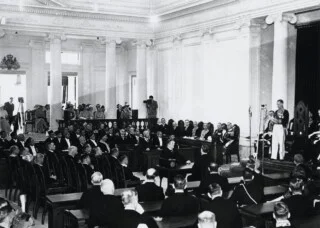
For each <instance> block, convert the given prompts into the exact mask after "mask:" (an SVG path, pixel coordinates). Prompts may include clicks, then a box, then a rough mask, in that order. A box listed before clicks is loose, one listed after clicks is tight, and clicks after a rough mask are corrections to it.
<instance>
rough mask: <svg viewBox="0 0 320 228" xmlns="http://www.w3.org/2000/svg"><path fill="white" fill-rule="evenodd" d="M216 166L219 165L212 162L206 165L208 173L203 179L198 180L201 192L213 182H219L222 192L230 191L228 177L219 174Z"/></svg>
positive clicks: (205, 191)
mask: <svg viewBox="0 0 320 228" xmlns="http://www.w3.org/2000/svg"><path fill="white" fill-rule="evenodd" d="M218 168H219V166H218V165H217V164H216V163H214V162H211V163H210V165H209V167H208V171H209V173H208V174H207V175H205V177H204V179H203V180H201V182H200V186H199V190H200V192H201V193H207V192H208V187H209V185H210V184H213V183H217V184H219V185H220V186H221V188H222V191H223V192H224V193H227V192H229V191H230V186H229V183H228V178H226V177H224V176H221V175H219V173H218Z"/></svg>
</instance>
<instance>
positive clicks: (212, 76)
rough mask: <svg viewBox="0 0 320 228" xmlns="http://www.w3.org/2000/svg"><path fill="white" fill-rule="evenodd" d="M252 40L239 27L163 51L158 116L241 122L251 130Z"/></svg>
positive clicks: (174, 45)
mask: <svg viewBox="0 0 320 228" xmlns="http://www.w3.org/2000/svg"><path fill="white" fill-rule="evenodd" d="M248 45H249V38H248V36H245V38H243V36H242V34H241V33H240V32H239V31H235V32H234V33H233V34H227V33H225V34H223V33H222V34H219V35H218V36H217V37H215V38H213V39H212V38H210V37H205V38H202V40H200V41H199V40H196V39H194V40H183V41H178V42H177V41H176V42H174V43H172V44H171V47H166V48H163V49H161V47H160V48H159V50H158V65H157V68H158V71H157V72H158V75H157V89H158V94H159V98H158V101H159V106H160V108H159V117H165V118H167V119H168V118H173V119H175V120H179V119H186V118H188V119H191V120H198V121H199V120H203V121H210V122H212V123H217V122H227V121H231V122H233V123H236V124H239V125H240V127H241V129H242V134H248V117H247V110H248V107H249V89H250V86H249V46H248Z"/></svg>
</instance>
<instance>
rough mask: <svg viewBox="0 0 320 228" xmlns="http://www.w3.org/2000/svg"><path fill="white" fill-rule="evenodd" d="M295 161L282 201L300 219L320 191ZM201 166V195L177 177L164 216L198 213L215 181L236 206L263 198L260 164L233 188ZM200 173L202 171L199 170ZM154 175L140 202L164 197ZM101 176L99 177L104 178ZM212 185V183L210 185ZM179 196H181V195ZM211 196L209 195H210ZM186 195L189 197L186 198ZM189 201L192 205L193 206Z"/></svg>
mask: <svg viewBox="0 0 320 228" xmlns="http://www.w3.org/2000/svg"><path fill="white" fill-rule="evenodd" d="M47 145H48V146H49V145H51V146H53V147H54V144H53V143H49V144H47ZM15 147H16V146H15ZM172 147H174V143H173V141H169V142H168V144H167V148H168V150H166V153H167V155H168V156H165V155H164V156H163V158H166V159H171V158H172V157H171V154H170V153H173V156H176V154H175V153H174V152H172V151H171V150H170V148H172ZM13 148H14V147H13ZM16 148H17V147H16ZM52 149H53V148H51V150H52ZM49 150H50V148H49ZM76 150H77V149H76V148H75V147H71V148H69V151H68V156H69V158H70V159H73V158H74V157H75V155H76ZM113 151H114V152H115V151H117V150H116V149H114V150H113ZM202 151H203V153H202V156H201V158H200V161H206V160H207V159H206V158H207V154H206V153H205V152H206V148H205V147H204V148H203V149H202ZM12 153H13V151H12ZM15 153H16V152H15ZM49 153H52V154H53V155H54V154H55V153H54V152H53V151H48V152H47V155H48V154H49ZM113 155H115V154H113V153H112V154H111V157H113ZM10 156H12V157H14V153H13V154H11V155H10ZM15 156H17V155H15ZM22 157H26V155H25V154H22ZM47 157H49V156H47ZM23 159H24V158H23ZM114 160H115V161H116V159H114ZM295 163H296V164H297V167H296V168H295V170H294V172H293V173H292V180H291V181H290V188H289V190H288V192H287V193H286V194H285V195H284V196H283V199H282V201H283V202H285V203H286V204H287V205H288V207H289V210H290V212H291V215H292V216H293V218H299V217H302V216H304V215H306V214H307V212H308V211H311V210H312V203H311V202H312V201H315V199H316V198H317V195H318V194H317V192H316V191H315V190H314V187H313V186H312V181H311V178H312V175H313V174H312V172H311V171H310V170H309V169H308V167H306V166H305V165H303V158H302V156H300V155H299V156H298V155H297V156H296V157H295ZM56 164H58V163H56ZM198 165H199V164H198ZM195 166H196V164H195ZM201 168H202V169H203V170H205V169H207V172H206V174H205V175H204V176H203V177H202V176H201V175H200V179H201V184H200V188H199V190H198V192H195V193H194V194H195V195H197V196H198V198H195V197H194V196H190V195H189V194H188V193H184V189H185V186H186V180H185V178H184V177H182V176H178V177H176V178H175V180H174V188H173V189H170V188H169V189H168V190H167V195H168V198H167V199H166V200H165V201H164V202H168V203H163V209H162V210H161V213H160V215H161V216H170V215H172V216H173V215H177V216H178V215H186V214H188V213H197V212H198V210H199V208H201V205H202V204H201V202H202V201H199V198H201V199H202V198H206V195H204V197H203V195H202V194H206V193H207V192H208V193H210V191H211V190H210V188H211V187H212V188H214V189H216V187H217V185H213V184H218V185H219V187H220V188H221V191H218V190H214V191H213V190H212V191H213V192H219V194H221V192H225V194H224V195H225V196H226V198H228V200H229V201H228V202H233V205H237V206H238V207H239V206H243V205H250V204H256V203H261V202H263V201H264V197H263V188H264V183H263V177H262V176H261V174H260V170H259V163H256V164H255V167H254V169H253V170H247V171H248V172H245V174H244V182H243V183H242V184H240V185H239V186H237V187H236V188H235V189H234V190H233V191H232V189H231V188H230V186H229V185H228V181H227V179H226V178H225V177H223V176H220V175H219V173H218V166H217V165H216V164H215V163H209V164H208V163H207V164H205V162H203V163H201ZM150 172H151V173H153V174H150ZM200 172H202V171H200ZM148 173H149V174H150V175H149V174H148ZM47 175H51V176H50V177H49V178H51V179H53V180H54V179H55V177H54V175H52V174H50V173H49V174H47ZM147 176H153V177H154V176H155V174H154V170H152V171H148V172H147ZM153 177H152V178H147V181H146V183H144V184H143V185H141V186H139V187H137V192H138V196H139V199H140V200H141V201H154V200H161V199H163V189H161V188H160V187H158V186H155V184H154V178H153ZM102 178H105V177H103V175H102ZM102 178H100V179H102ZM150 179H151V180H150ZM148 183H151V184H150V185H152V186H153V188H157V189H159V190H158V191H157V190H154V189H150V188H148V187H147V186H148ZM210 184H211V185H213V186H211V187H209V186H210ZM217 188H218V187H217ZM143 189H144V190H143ZM230 190H231V191H230ZM89 191H90V190H89ZM139 192H143V193H140V194H139ZM180 193H181V194H180ZM177 194H178V195H177ZM107 195H109V194H107ZM185 195H187V196H186V198H184V197H185ZM176 196H177V199H176V200H174V199H175V197H176ZM180 196H181V197H182V198H180ZM208 196H210V194H209V195H208ZM170 197H171V198H170ZM172 197H173V198H172ZM187 198H188V199H189V200H187ZM215 198H217V197H211V199H212V200H213V201H214V199H215ZM89 199H90V200H89V201H90V202H91V201H93V199H92V198H91V197H89ZM169 199H171V200H172V199H173V200H172V201H170V200H169ZM209 200H210V199H209ZM99 202H103V200H101V201H99ZM170 202H171V203H170ZM190 204H191V205H192V206H190ZM223 204H226V205H228V204H227V203H225V202H224V201H223ZM165 205H168V206H166V207H165ZM196 205H197V206H196ZM102 206H103V208H105V209H106V210H107V208H108V207H107V206H106V205H102ZM87 208H88V209H89V210H90V207H87ZM95 208H96V206H95ZM98 208H99V207H98ZM195 208H196V209H197V211H196V210H195ZM219 208H221V207H219ZM93 210H95V209H93ZM172 210H173V211H172ZM189 210H191V211H189ZM167 211H169V212H167ZM223 211H225V210H223ZM185 212H186V213H185ZM99 213H104V210H99ZM215 213H216V215H217V214H218V212H215ZM230 213H231V212H230ZM120 214H121V213H120ZM94 215H95V213H93V215H92V216H94ZM217 217H218V216H217ZM105 218H107V217H106V214H104V215H103V217H102V219H105ZM112 218H114V216H112ZM228 218H229V219H230V217H229V216H228ZM99 219H101V218H95V217H91V219H90V221H92V223H93V224H96V222H97V223H100V220H99ZM229 219H228V221H229ZM150 221H152V220H150ZM103 222H104V220H103ZM221 223H222V222H221V221H220V224H221ZM218 226H219V222H218ZM221 227H228V226H225V225H223V226H221ZM231 227H234V226H231Z"/></svg>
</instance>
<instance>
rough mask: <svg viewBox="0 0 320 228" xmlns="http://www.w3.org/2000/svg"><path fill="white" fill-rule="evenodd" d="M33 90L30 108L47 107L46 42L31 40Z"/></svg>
mask: <svg viewBox="0 0 320 228" xmlns="http://www.w3.org/2000/svg"><path fill="white" fill-rule="evenodd" d="M29 46H30V47H31V64H32V67H31V75H28V78H29V77H31V79H30V81H31V88H30V95H29V96H28V106H29V107H34V106H35V105H36V104H39V105H45V104H47V103H48V77H47V74H46V73H45V41H44V40H31V41H30V43H29Z"/></svg>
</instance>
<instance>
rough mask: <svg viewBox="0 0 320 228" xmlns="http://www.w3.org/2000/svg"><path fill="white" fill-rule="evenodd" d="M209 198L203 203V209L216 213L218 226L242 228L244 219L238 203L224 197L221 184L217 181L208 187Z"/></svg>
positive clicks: (218, 227)
mask: <svg viewBox="0 0 320 228" xmlns="http://www.w3.org/2000/svg"><path fill="white" fill-rule="evenodd" d="M208 189H209V191H208V194H207V200H204V201H203V202H202V203H201V209H202V210H205V211H211V212H213V213H214V214H215V216H216V220H217V224H218V226H217V228H242V220H241V216H240V213H239V211H238V208H237V205H236V204H235V203H234V202H233V201H231V200H228V199H224V198H223V197H222V195H223V192H222V189H221V186H220V185H219V184H217V183H213V184H210V185H209V187H208Z"/></svg>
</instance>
